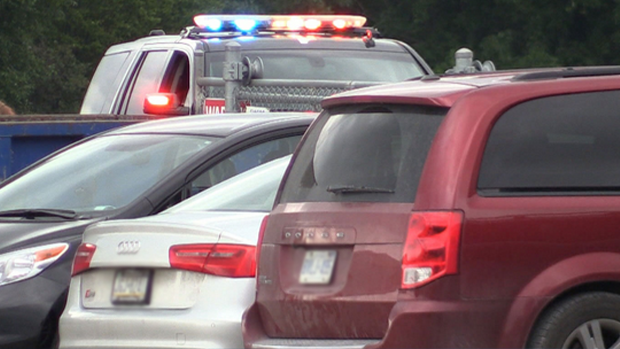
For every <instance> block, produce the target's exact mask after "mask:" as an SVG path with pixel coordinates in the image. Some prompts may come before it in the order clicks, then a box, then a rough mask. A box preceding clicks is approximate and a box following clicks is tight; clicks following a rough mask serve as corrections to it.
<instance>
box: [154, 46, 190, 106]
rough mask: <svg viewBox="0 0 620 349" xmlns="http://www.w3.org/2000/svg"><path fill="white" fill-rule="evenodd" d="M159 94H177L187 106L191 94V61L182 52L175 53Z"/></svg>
mask: <svg viewBox="0 0 620 349" xmlns="http://www.w3.org/2000/svg"><path fill="white" fill-rule="evenodd" d="M159 92H169V93H175V94H176V95H177V96H179V101H181V104H183V105H186V103H185V99H186V98H187V93H188V92H189V59H188V58H187V55H185V54H183V53H181V52H175V53H174V54H173V55H172V59H170V64H168V68H167V69H166V73H165V75H164V80H163V82H162V84H161V87H160V88H159Z"/></svg>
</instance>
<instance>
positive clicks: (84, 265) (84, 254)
mask: <svg viewBox="0 0 620 349" xmlns="http://www.w3.org/2000/svg"><path fill="white" fill-rule="evenodd" d="M96 249H97V246H95V245H93V244H89V243H82V244H81V245H80V246H79V247H78V249H77V252H76V253H75V257H74V258H73V266H72V267H71V276H75V275H77V274H79V273H81V272H83V271H84V270H86V269H88V268H90V260H91V259H93V255H94V254H95V250H96Z"/></svg>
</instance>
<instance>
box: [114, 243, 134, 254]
mask: <svg viewBox="0 0 620 349" xmlns="http://www.w3.org/2000/svg"><path fill="white" fill-rule="evenodd" d="M138 251H140V241H136V240H134V241H121V242H119V243H118V246H116V253H118V254H136V253H138Z"/></svg>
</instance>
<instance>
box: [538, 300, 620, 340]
mask: <svg viewBox="0 0 620 349" xmlns="http://www.w3.org/2000/svg"><path fill="white" fill-rule="evenodd" d="M527 347H528V348H571V349H573V348H588V349H593V348H620V295H617V294H613V293H607V292H592V293H584V294H580V295H577V296H574V297H571V298H569V299H566V300H564V301H562V302H560V303H558V304H556V305H554V306H553V307H551V308H550V309H548V310H547V311H546V312H545V313H544V314H543V316H542V317H541V318H540V320H539V321H538V322H537V323H536V326H535V327H534V330H533V332H532V335H531V337H530V340H529V341H528V345H527Z"/></svg>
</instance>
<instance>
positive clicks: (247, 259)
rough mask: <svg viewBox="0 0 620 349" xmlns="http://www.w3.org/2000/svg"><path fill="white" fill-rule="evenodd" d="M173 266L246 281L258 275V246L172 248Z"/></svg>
mask: <svg viewBox="0 0 620 349" xmlns="http://www.w3.org/2000/svg"><path fill="white" fill-rule="evenodd" d="M169 258H170V266H171V267H173V268H176V269H183V270H191V271H197V272H200V273H205V274H211V275H217V276H225V277H233V278H242V277H254V276H256V246H249V245H236V244H191V245H176V246H172V247H171V248H170V251H169Z"/></svg>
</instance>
